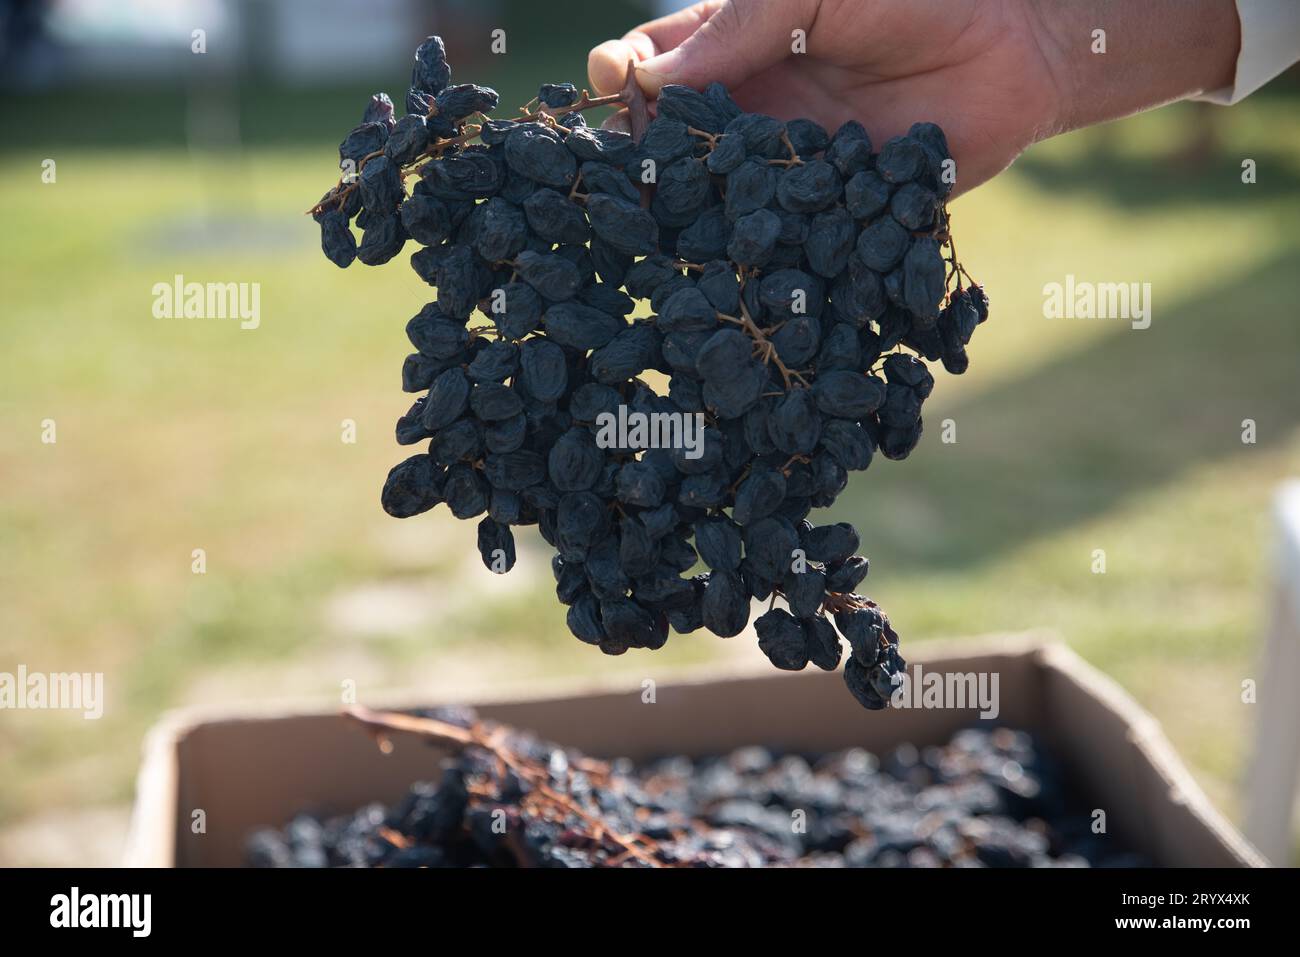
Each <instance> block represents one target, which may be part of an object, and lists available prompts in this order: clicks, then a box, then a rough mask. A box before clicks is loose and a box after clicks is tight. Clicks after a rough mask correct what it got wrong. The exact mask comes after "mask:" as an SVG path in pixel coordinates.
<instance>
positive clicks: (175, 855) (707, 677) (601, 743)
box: [126, 635, 1266, 867]
mask: <svg viewBox="0 0 1300 957" xmlns="http://www.w3.org/2000/svg"><path fill="white" fill-rule="evenodd" d="M908 657H909V667H914V666H915V665H916V664H917V663H919V664H920V665H921V667H922V668H924V669H925V671H926V672H933V671H943V672H976V673H979V672H987V673H996V674H997V675H998V678H999V697H1000V706H1001V714H1000V716H999V718H998V721H999V723H1003V724H1007V725H1011V726H1013V727H1018V728H1024V729H1026V730H1030V731H1033V732H1035V733H1036V734H1038V735H1039V736H1040V737H1041V739H1042V741H1043V742H1044V743H1045V744H1046V746H1047V747H1049V748H1050V749H1051V750H1052V752H1053V753H1054V754H1055V756H1056V757H1057V758H1058V759H1059V760H1060V761H1062V762H1063V763H1064V764H1065V766H1066V769H1067V772H1068V773H1069V775H1070V777H1071V781H1072V783H1071V786H1072V787H1074V788H1075V789H1076V790H1081V791H1082V793H1083V795H1084V796H1085V797H1086V798H1087V800H1089V801H1090V802H1094V803H1092V804H1091V805H1090V806H1095V807H1100V808H1104V809H1105V810H1106V813H1107V818H1108V826H1109V827H1110V828H1111V830H1112V832H1113V833H1118V834H1119V835H1120V836H1122V837H1123V838H1124V839H1125V840H1126V841H1127V842H1128V843H1129V844H1130V845H1131V846H1132V847H1133V848H1135V849H1136V850H1139V851H1141V852H1142V853H1144V854H1145V855H1146V856H1147V857H1148V858H1150V859H1151V860H1153V861H1155V862H1157V863H1158V864H1159V865H1161V866H1171V867H1180V866H1209V867H1259V866H1265V864H1266V862H1265V861H1264V859H1263V858H1262V857H1261V856H1260V855H1259V853H1258V852H1257V851H1256V850H1255V849H1254V848H1253V847H1251V846H1250V844H1249V843H1248V842H1247V841H1246V840H1245V839H1244V838H1243V837H1242V836H1241V835H1240V834H1238V833H1237V831H1236V830H1235V829H1234V828H1233V827H1232V825H1231V824H1229V823H1228V822H1227V821H1226V820H1225V819H1224V818H1223V817H1222V816H1221V815H1220V814H1219V813H1218V812H1217V811H1216V810H1215V809H1214V808H1213V807H1212V806H1211V805H1210V803H1209V801H1208V800H1207V798H1206V797H1205V795H1204V793H1203V792H1202V791H1201V789H1200V788H1199V787H1198V786H1197V785H1196V783H1195V782H1194V781H1193V780H1192V777H1191V775H1190V774H1189V773H1188V772H1187V769H1186V768H1185V767H1184V766H1183V764H1182V762H1181V761H1180V760H1179V758H1178V756H1177V755H1176V754H1175V753H1174V751H1173V749H1172V747H1171V746H1170V744H1169V742H1168V740H1167V739H1166V738H1165V736H1164V734H1163V733H1162V732H1161V730H1160V728H1159V725H1158V724H1157V723H1156V721H1155V719H1154V718H1152V717H1151V716H1150V715H1149V714H1147V713H1146V712H1144V711H1143V710H1142V709H1141V708H1140V707H1139V706H1138V705H1137V703H1136V702H1135V701H1133V699H1132V698H1130V697H1129V696H1128V695H1127V694H1125V693H1124V692H1123V691H1122V690H1121V689H1120V688H1119V686H1118V685H1116V684H1115V683H1114V682H1113V681H1111V680H1110V679H1109V678H1107V677H1105V676H1104V675H1102V674H1101V673H1099V672H1098V671H1096V670H1095V669H1093V668H1092V667H1090V666H1089V665H1087V664H1086V663H1084V662H1083V661H1082V660H1081V659H1080V658H1079V657H1078V656H1076V655H1075V654H1074V653H1073V652H1071V651H1070V650H1069V649H1068V648H1066V647H1065V646H1064V645H1062V644H1059V643H1055V642H1052V641H1049V640H1046V639H1045V638H1044V637H1043V636H1039V635H1025V636H1012V637H1000V638H992V639H973V640H969V641H962V642H960V643H951V644H947V645H938V644H934V643H931V644H927V645H922V646H920V647H917V648H913V649H911V650H910V651H909V652H908ZM762 664H763V665H766V662H763V663H762ZM648 673H650V674H653V668H652V666H648ZM656 697H657V702H656V703H654V704H646V703H643V701H642V688H641V685H640V683H639V682H637V683H636V684H635V685H631V686H629V685H627V684H624V685H622V686H621V687H610V686H605V687H600V688H592V687H591V686H590V685H587V686H586V687H585V688H584V689H570V690H566V691H560V692H555V693H552V694H549V695H547V696H545V697H537V696H534V697H511V696H502V697H501V698H499V699H497V700H491V701H469V702H466V703H469V704H473V705H475V706H476V707H477V708H478V710H479V712H480V714H482V715H483V716H484V717H487V718H493V719H496V720H499V721H503V722H508V723H510V724H514V725H518V726H520V727H524V728H531V729H533V730H535V731H537V732H538V733H540V734H541V735H543V736H544V737H546V738H549V739H550V740H553V741H555V742H557V743H560V744H564V745H570V746H573V747H576V748H579V749H581V750H583V751H585V752H588V753H590V754H592V755H595V756H601V757H612V756H618V755H626V756H628V757H632V758H645V757H650V756H653V755H655V754H662V753H667V752H681V753H687V754H694V755H703V754H708V753H718V752H722V751H727V750H730V749H732V748H735V747H738V746H741V745H746V744H765V745H768V746H772V747H776V748H788V749H793V750H799V751H805V752H819V751H832V750H836V749H840V748H846V747H851V746H861V747H866V748H868V749H870V750H872V751H875V752H877V753H883V752H886V751H888V750H889V749H891V748H892V747H893V746H894V745H896V744H898V743H900V742H904V741H910V742H912V743H914V744H916V745H918V746H924V745H927V744H938V743H942V742H943V741H945V740H947V739H948V738H949V737H950V736H951V735H952V733H953V732H955V731H957V730H958V729H960V728H962V727H964V726H968V725H970V724H973V723H975V722H976V720H977V711H976V709H965V710H955V709H947V710H893V709H891V710H888V711H882V712H868V711H864V710H863V709H862V708H861V707H859V706H858V704H857V702H856V701H854V700H853V698H852V696H850V695H849V694H848V692H847V691H846V690H845V688H844V679H843V676H842V675H841V674H839V673H838V672H835V673H827V672H821V671H816V670H813V669H811V668H810V669H808V670H806V671H802V672H797V673H793V674H791V673H784V672H778V671H773V670H771V669H770V668H767V670H764V671H761V672H755V673H753V674H749V673H745V674H739V675H738V674H736V673H735V672H734V671H732V672H729V673H728V674H726V675H718V674H717V673H716V672H715V673H711V674H708V673H706V674H701V673H699V672H695V673H694V674H693V675H692V676H687V677H683V678H681V679H675V680H671V681H669V680H666V679H663V678H662V677H661V676H657V688H656ZM362 703H364V704H367V705H370V706H372V707H378V706H381V705H383V706H386V707H412V706H415V705H416V704H423V705H429V704H431V703H446V702H419V703H415V702H409V701H408V702H376V701H364V702H362ZM394 743H395V745H396V747H395V749H394V751H393V752H392V753H391V754H383V753H381V752H380V750H379V749H378V748H377V747H376V746H375V742H374V741H373V740H372V738H371V737H370V736H369V735H367V734H366V733H364V732H363V730H362V729H360V728H359V727H357V726H356V725H355V724H353V723H351V722H348V721H345V720H344V719H343V718H342V717H341V716H340V715H339V714H338V712H337V711H319V710H318V711H284V710H281V711H279V712H277V713H242V714H222V715H214V714H211V713H197V712H177V713H173V714H171V715H169V716H167V717H166V718H165V719H164V720H163V721H162V722H160V723H159V725H158V726H157V727H155V728H154V729H153V731H152V732H151V733H150V734H149V736H148V738H147V740H146V743H145V754H144V763H143V766H142V768H141V770H140V775H139V779H138V784H137V794H136V806H135V812H134V816H133V821H132V829H131V831H132V833H131V837H130V839H129V840H128V846H127V855H126V863H127V864H128V865H130V866H160V867H173V866H177V867H187V866H237V865H239V864H241V863H242V855H243V843H244V840H245V838H246V837H247V835H248V834H249V833H250V832H251V831H253V830H255V829H257V828H259V827H265V826H276V825H281V824H283V823H284V822H285V821H287V820H288V819H289V818H290V817H292V816H293V815H294V814H295V813H297V812H298V811H300V810H303V809H304V808H311V809H315V810H326V811H332V812H337V811H347V810H351V809H353V808H356V807H358V806H360V805H362V804H365V803H367V802H369V801H375V800H379V801H384V802H393V801H396V800H397V799H399V798H400V797H401V796H402V795H403V794H404V793H405V791H406V789H407V788H408V787H409V786H410V785H411V784H412V783H413V782H415V781H418V780H427V779H429V778H430V777H432V776H433V775H434V774H435V768H436V760H437V752H436V751H435V750H433V749H431V748H430V747H428V746H427V745H426V744H425V743H423V742H421V741H417V740H415V739H413V738H410V737H407V736H399V737H398V738H397V739H396V740H395V742H394ZM196 809H202V811H203V812H204V814H205V816H206V833H199V834H195V833H193V832H192V828H191V820H192V818H193V815H194V811H195V810H196Z"/></svg>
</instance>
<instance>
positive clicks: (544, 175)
mask: <svg viewBox="0 0 1300 957" xmlns="http://www.w3.org/2000/svg"><path fill="white" fill-rule="evenodd" d="M505 158H506V163H507V164H508V165H509V167H510V168H511V169H512V170H514V171H515V172H516V173H518V174H519V175H521V176H526V177H527V178H529V179H531V180H535V181H537V182H539V183H543V184H545V185H546V186H557V187H559V186H562V187H565V188H567V187H569V186H571V185H573V181H574V179H575V178H576V177H577V175H578V161H577V160H576V159H575V158H574V155H573V154H572V153H571V152H569V150H568V147H566V146H565V145H564V137H563V136H561V135H560V134H559V133H557V132H555V130H553V129H552V128H551V127H549V126H545V125H543V124H541V123H520V124H519V125H518V126H517V127H516V128H515V129H514V130H512V131H511V132H510V134H509V135H508V136H506V142H505Z"/></svg>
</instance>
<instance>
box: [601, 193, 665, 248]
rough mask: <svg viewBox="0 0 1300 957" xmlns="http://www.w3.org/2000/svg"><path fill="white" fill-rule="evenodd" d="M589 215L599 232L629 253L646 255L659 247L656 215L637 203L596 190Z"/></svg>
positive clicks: (610, 242)
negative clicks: (652, 214)
mask: <svg viewBox="0 0 1300 957" xmlns="http://www.w3.org/2000/svg"><path fill="white" fill-rule="evenodd" d="M587 214H588V215H589V216H590V217H591V228H592V229H593V230H594V231H595V233H596V235H597V236H599V237H600V238H601V239H602V240H604V241H605V242H606V243H608V244H609V245H610V246H612V247H613V248H614V249H616V250H618V251H619V252H621V253H624V254H626V255H628V256H646V255H649V254H651V253H653V252H655V250H656V248H657V246H658V237H659V226H658V224H657V223H656V222H655V220H654V217H653V216H651V215H650V213H648V212H647V211H646V210H644V209H642V208H641V207H640V206H637V205H636V204H635V203H631V202H628V201H627V200H625V199H620V198H618V197H617V196H611V195H609V194H606V193H593V194H592V195H591V196H590V197H589V198H588V200H587Z"/></svg>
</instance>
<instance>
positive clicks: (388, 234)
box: [357, 211, 406, 266]
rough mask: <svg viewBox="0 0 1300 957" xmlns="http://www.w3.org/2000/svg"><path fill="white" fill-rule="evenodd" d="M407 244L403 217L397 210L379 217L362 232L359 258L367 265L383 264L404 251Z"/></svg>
mask: <svg viewBox="0 0 1300 957" xmlns="http://www.w3.org/2000/svg"><path fill="white" fill-rule="evenodd" d="M405 244H406V230H405V229H403V228H402V217H401V216H400V215H399V214H398V213H397V212H396V211H394V212H392V213H389V214H387V215H385V216H381V217H379V218H377V219H376V220H375V221H374V222H372V223H370V224H369V225H368V226H367V227H366V230H365V232H364V233H362V234H361V245H360V246H358V247H357V259H359V260H361V262H363V263H365V264H366V265H367V266H382V265H383V264H384V263H386V262H388V261H389V260H390V259H392V258H393V257H394V256H396V255H397V254H398V253H400V252H401V251H402V246H404V245H405Z"/></svg>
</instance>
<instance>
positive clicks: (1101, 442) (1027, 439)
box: [817, 249, 1300, 570]
mask: <svg viewBox="0 0 1300 957" xmlns="http://www.w3.org/2000/svg"><path fill="white" fill-rule="evenodd" d="M1296 255H1297V252H1296V250H1294V249H1290V250H1287V251H1286V252H1285V253H1283V254H1281V255H1279V256H1278V257H1277V258H1276V259H1275V260H1273V261H1272V262H1269V263H1268V264H1266V265H1264V266H1262V267H1260V268H1258V269H1256V270H1255V271H1253V272H1251V273H1249V274H1247V275H1244V276H1242V277H1241V278H1240V279H1239V280H1238V281H1236V282H1235V283H1233V284H1231V285H1228V286H1225V287H1224V288H1221V289H1214V290H1199V289H1189V290H1187V291H1186V294H1185V295H1184V297H1183V298H1182V299H1180V300H1177V301H1171V300H1172V296H1167V297H1166V304H1164V305H1162V304H1161V302H1160V297H1159V290H1157V293H1156V295H1155V296H1154V297H1153V298H1154V300H1155V307H1154V311H1153V318H1152V324H1151V327H1150V328H1149V329H1146V330H1133V329H1131V328H1129V326H1128V324H1127V323H1120V322H1118V321H1114V320H1107V321H1114V322H1116V325H1115V327H1114V331H1113V332H1111V333H1110V334H1107V335H1105V336H1104V337H1103V338H1101V339H1100V340H1098V341H1096V342H1095V343H1094V344H1092V345H1090V346H1088V347H1086V348H1084V349H1083V350H1082V351H1080V352H1075V353H1071V354H1067V355H1063V356H1061V357H1059V358H1057V359H1055V360H1053V361H1052V362H1050V363H1047V364H1045V365H1041V366H1038V367H1035V368H1031V369H1027V370H1025V374H1024V375H1023V376H1022V377H1020V378H1017V379H1013V380H1011V381H1008V382H1005V383H1003V384H1002V385H1000V386H998V387H997V388H996V389H994V390H993V391H991V392H987V393H981V394H977V395H974V396H972V397H971V398H969V399H967V400H966V401H964V402H963V403H961V404H959V405H957V406H956V407H953V406H951V405H940V403H942V396H943V387H944V382H943V381H942V378H943V377H942V374H940V376H939V377H938V378H940V381H939V383H938V386H937V388H936V394H937V397H938V402H935V401H934V400H933V399H932V400H931V402H932V403H934V406H935V407H932V408H930V409H929V411H928V413H927V415H926V434H925V436H924V437H923V439H922V441H921V446H920V447H919V448H918V449H917V450H916V452H914V453H913V455H912V457H911V458H909V459H908V460H907V461H905V462H901V463H894V462H887V461H885V460H883V459H878V460H877V461H876V462H875V463H874V464H873V465H872V467H871V469H870V470H869V472H868V473H867V475H865V476H861V477H858V480H857V481H856V482H853V483H851V484H850V486H849V489H848V491H846V492H845V494H844V495H843V496H841V499H840V501H839V503H837V505H836V507H835V508H833V509H830V510H828V514H831V515H835V516H836V517H838V518H845V519H848V520H852V521H855V522H857V523H858V524H859V527H860V528H861V529H862V531H863V541H864V543H865V545H866V547H867V554H869V555H870V554H875V553H876V552H878V551H883V552H888V553H889V554H890V556H891V558H890V561H891V564H892V565H895V566H898V565H901V566H903V567H918V566H925V567H927V568H931V569H936V568H937V569H943V570H951V569H957V568H967V567H969V566H972V565H977V564H979V563H981V562H983V561H986V560H989V559H996V558H998V557H1000V555H1001V554H1002V553H1005V552H1007V551H1010V550H1012V549H1015V548H1019V547H1021V546H1023V545H1025V544H1028V543H1031V542H1033V541H1034V540H1036V539H1038V538H1041V537H1043V536H1046V535H1051V534H1054V533H1056V532H1057V531H1059V530H1061V529H1063V528H1067V527H1069V526H1072V525H1075V524H1077V523H1080V522H1084V521H1088V520H1090V519H1093V518H1095V517H1097V516H1100V515H1103V514H1105V513H1106V512H1107V511H1109V510H1112V509H1114V508H1118V507H1122V506H1123V505H1124V503H1125V502H1126V501H1127V500H1128V499H1130V498H1132V497H1133V496H1135V495H1142V494H1147V493H1150V492H1151V491H1153V490H1156V489H1159V488H1160V487H1161V486H1162V485H1165V484H1167V483H1169V482H1172V481H1174V480H1176V479H1177V478H1178V477H1179V476H1180V475H1182V474H1183V473H1185V472H1186V471H1187V470H1189V469H1191V468H1193V467H1195V466H1197V465H1199V464H1202V463H1205V462H1212V461H1214V460H1218V459H1225V458H1228V457H1230V456H1249V455H1259V454H1261V453H1262V452H1263V450H1264V448H1266V447H1268V446H1269V445H1271V444H1274V443H1276V442H1279V441H1281V440H1283V439H1285V438H1286V437H1287V435H1288V433H1289V432H1290V431H1291V430H1292V429H1294V428H1295V427H1296V425H1297V424H1300V324H1297V323H1296V322H1295V321H1294V318H1295V317H1294V312H1293V310H1289V309H1288V308H1279V304H1284V303H1290V302H1291V301H1293V295H1292V290H1293V288H1294V269H1295V258H1296ZM992 321H994V322H996V321H997V318H996V316H995V317H994V318H993V320H992ZM1041 321H1042V323H1043V325H1042V326H1041V328H1038V329H1036V330H1035V333H1034V334H1039V335H1051V334H1052V331H1053V330H1052V322H1069V321H1083V320H1046V319H1043V320H1041ZM1092 321H1101V320H1092ZM972 352H973V360H972V365H973V367H974V372H973V373H972V374H974V375H976V376H978V375H979V338H978V335H977V336H976V339H975V340H974V344H973V350H972ZM947 418H951V419H952V420H953V421H954V422H955V423H956V428H957V435H956V438H957V441H956V442H955V443H952V444H944V443H943V442H941V441H940V432H941V427H942V426H941V423H942V420H943V419H947ZM1244 419H1252V420H1254V421H1255V423H1256V427H1257V444H1253V445H1252V444H1245V443H1243V441H1242V431H1243V426H1242V421H1243V420H1244ZM817 520H818V521H819V522H820V521H824V520H826V519H824V518H822V519H817Z"/></svg>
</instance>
